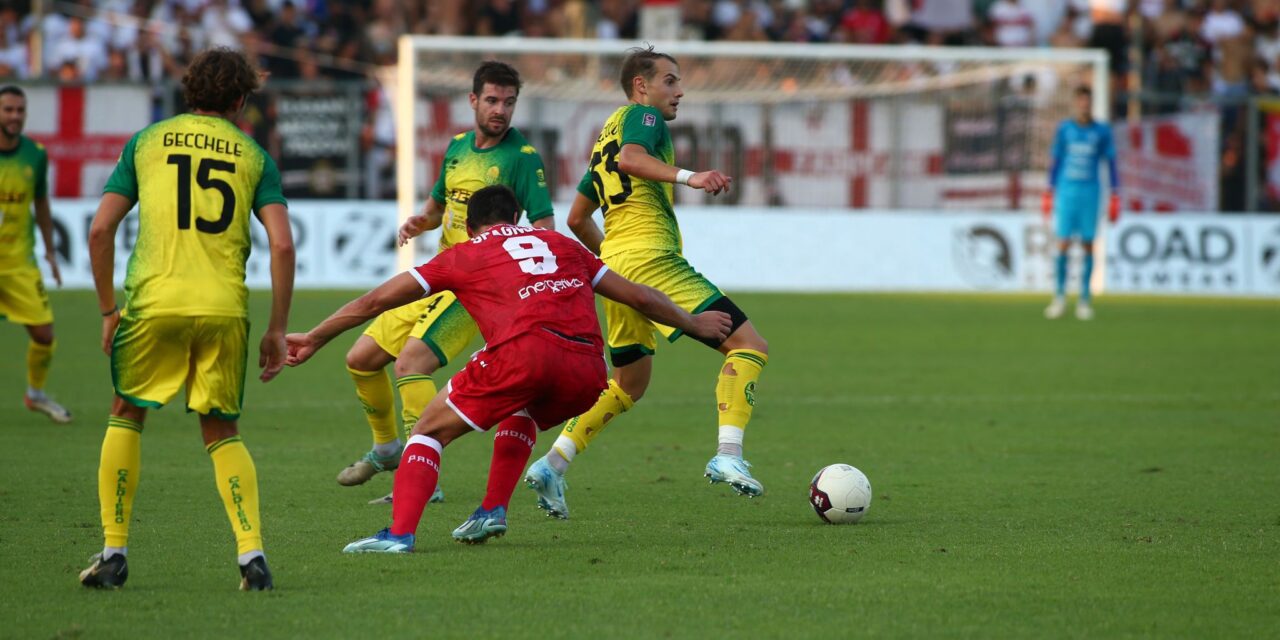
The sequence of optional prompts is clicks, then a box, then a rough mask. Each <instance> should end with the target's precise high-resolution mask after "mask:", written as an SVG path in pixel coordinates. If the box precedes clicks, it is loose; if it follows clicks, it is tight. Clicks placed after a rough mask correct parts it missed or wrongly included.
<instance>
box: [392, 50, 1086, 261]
mask: <svg viewBox="0 0 1280 640" xmlns="http://www.w3.org/2000/svg"><path fill="white" fill-rule="evenodd" d="M643 44H644V43H640V42H630V41H613V40H553V39H522V38H472V37H432V36H402V37H401V38H400V42H399V62H398V66H397V68H396V70H395V73H394V77H393V78H387V80H389V81H390V83H391V84H394V85H395V86H394V91H393V93H394V110H395V119H396V184H397V203H398V213H399V217H400V219H401V220H403V219H405V218H407V217H408V216H409V215H412V214H413V213H415V212H417V211H419V210H420V209H421V207H422V204H423V203H424V202H425V198H426V197H427V195H428V194H429V192H430V189H431V187H432V186H433V183H434V180H435V178H436V175H437V171H438V167H439V162H440V158H441V157H442V155H443V153H444V148H445V146H447V144H448V141H449V139H450V138H451V137H452V136H453V135H454V134H456V133H459V132H462V131H466V130H468V129H470V128H472V127H473V126H474V121H473V120H472V119H471V114H470V109H469V106H468V102H467V95H468V93H469V92H470V91H471V79H472V74H473V72H474V70H475V68H476V66H477V65H478V64H479V63H480V62H481V61H483V60H488V59H497V60H502V61H505V62H508V63H510V64H512V65H513V66H515V67H516V68H517V69H518V70H519V71H520V73H521V76H522V79H523V81H524V87H523V89H522V90H521V93H520V101H519V106H518V108H517V110H516V114H515V118H514V119H513V126H516V127H518V128H520V129H521V131H522V132H523V133H524V134H525V136H526V137H527V138H529V139H530V141H531V142H532V143H533V144H534V145H535V146H536V147H537V148H538V150H539V152H540V154H541V155H542V158H543V161H544V163H545V164H546V166H547V176H548V181H549V183H550V188H551V189H552V197H553V200H555V201H556V202H567V201H568V200H570V199H572V193H573V191H572V190H573V188H574V186H576V184H577V181H578V179H579V178H580V177H581V175H582V171H583V170H584V168H585V166H586V160H587V155H589V151H590V144H591V143H592V142H594V139H595V136H596V134H597V133H598V128H599V127H600V125H601V124H603V122H604V120H605V118H606V117H607V116H608V115H609V113H611V112H612V111H613V110H614V109H615V108H616V107H617V106H619V105H621V104H623V102H624V101H625V97H624V96H623V93H622V89H621V87H620V86H619V82H618V78H617V76H618V68H619V65H620V62H621V60H622V57H623V56H624V55H625V53H626V50H627V49H628V48H630V47H634V46H641V45H643ZM654 44H655V46H656V49H657V50H658V51H661V52H664V53H668V54H670V55H672V56H674V57H675V58H676V59H677V60H678V61H679V62H680V64H681V72H682V76H683V79H682V80H683V85H684V90H685V99H684V101H683V102H682V104H681V114H680V118H679V119H677V120H675V121H673V122H671V123H670V125H671V129H672V137H673V140H674V142H675V145H676V154H677V163H678V164H681V166H689V167H690V168H696V169H705V168H711V167H716V168H722V169H724V170H727V171H729V172H730V173H731V174H734V173H735V172H736V173H737V174H738V175H736V176H735V178H736V179H737V182H736V183H735V184H736V185H737V186H738V189H737V190H736V191H735V194H734V196H733V198H732V199H731V200H729V201H725V200H724V199H718V200H717V201H715V202H706V204H716V205H727V206H733V205H734V204H741V205H752V206H787V207H805V208H821V209H837V210H851V209H852V210H856V209H898V208H915V209H922V208H923V209H946V208H957V207H958V206H963V207H965V208H970V209H972V208H984V209H1020V208H1021V209H1025V208H1028V207H1029V206H1030V203H1031V200H1032V198H1030V197H1029V196H1028V194H1031V193H1034V192H1036V191H1037V190H1038V189H1039V188H1041V187H1042V185H1043V177H1042V174H1043V166H1044V163H1045V161H1046V160H1045V156H1046V155H1047V149H1048V144H1049V142H1050V140H1051V138H1052V131H1053V128H1054V127H1055V126H1056V124H1057V122H1058V121H1059V120H1061V119H1062V118H1064V117H1067V116H1068V114H1069V113H1070V103H1071V89H1073V88H1074V87H1076V86H1078V85H1080V84H1087V85H1091V86H1092V88H1093V113H1094V117H1095V118H1097V119H1099V120H1104V121H1105V120H1107V119H1108V118H1107V116H1108V105H1109V96H1108V82H1107V54H1106V53H1105V52H1104V51H1101V50H1091V49H1048V48H1038V49H1017V48H1008V49H994V48H966V47H921V46H854V45H815V44H791V43H755V42H751V43H747V42H733V43H722V42H700V41H675V42H657V43H654ZM1037 180H1038V181H1039V182H1038V183H1037ZM1037 184H1039V185H1040V186H1036V185H1037ZM694 203H697V204H703V201H702V200H701V197H700V196H699V195H698V194H694V193H692V191H691V190H689V193H681V194H680V196H679V198H678V200H677V205H680V204H694ZM433 251H434V248H433V247H431V246H429V242H419V243H411V244H410V245H409V247H408V248H407V249H405V250H402V252H401V263H402V266H406V267H407V266H409V265H410V264H411V263H412V262H414V261H417V260H421V259H422V258H423V257H425V256H426V255H430V253H432V252H433Z"/></svg>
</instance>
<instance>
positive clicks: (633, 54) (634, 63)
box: [619, 45, 680, 98]
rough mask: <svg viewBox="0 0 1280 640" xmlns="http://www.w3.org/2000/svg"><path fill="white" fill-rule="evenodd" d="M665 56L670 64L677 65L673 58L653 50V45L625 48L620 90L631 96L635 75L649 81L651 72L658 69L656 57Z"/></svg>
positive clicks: (651, 75) (651, 76) (651, 77)
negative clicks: (625, 54)
mask: <svg viewBox="0 0 1280 640" xmlns="http://www.w3.org/2000/svg"><path fill="white" fill-rule="evenodd" d="M659 58H666V59H667V60H670V61H671V64H674V65H676V66H679V65H680V63H679V62H676V59H675V58H672V57H671V56H669V55H667V54H665V53H660V52H657V51H654V50H653V45H649V46H647V47H632V48H630V49H627V57H625V58H623V59H622V77H621V78H620V79H619V80H620V82H621V83H622V91H623V92H625V93H626V94H627V97H628V98H630V97H631V81H632V80H634V79H635V77H636V76H640V77H642V78H644V79H645V81H646V82H647V81H649V80H652V79H653V74H654V73H655V72H656V71H657V70H658V59H659Z"/></svg>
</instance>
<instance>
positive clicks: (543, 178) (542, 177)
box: [536, 169, 547, 187]
mask: <svg viewBox="0 0 1280 640" xmlns="http://www.w3.org/2000/svg"><path fill="white" fill-rule="evenodd" d="M536 173H537V174H538V186H539V187H545V186H547V174H545V173H543V171H542V169H538V170H537V171H536Z"/></svg>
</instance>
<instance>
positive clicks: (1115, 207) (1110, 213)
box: [1107, 193, 1120, 224]
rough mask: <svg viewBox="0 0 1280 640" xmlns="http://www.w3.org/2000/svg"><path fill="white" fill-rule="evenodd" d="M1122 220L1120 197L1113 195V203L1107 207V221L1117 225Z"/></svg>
mask: <svg viewBox="0 0 1280 640" xmlns="http://www.w3.org/2000/svg"><path fill="white" fill-rule="evenodd" d="M1119 220H1120V195H1119V194H1116V193H1113V194H1111V202H1110V203H1109V204H1108V206H1107V221H1108V222H1110V223H1111V224H1115V223H1116V222H1118V221H1119Z"/></svg>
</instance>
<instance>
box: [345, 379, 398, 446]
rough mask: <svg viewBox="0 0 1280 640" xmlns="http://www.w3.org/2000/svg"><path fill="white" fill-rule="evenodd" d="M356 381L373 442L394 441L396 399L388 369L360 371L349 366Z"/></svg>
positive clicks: (376, 443) (357, 395)
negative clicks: (392, 392)
mask: <svg viewBox="0 0 1280 640" xmlns="http://www.w3.org/2000/svg"><path fill="white" fill-rule="evenodd" d="M347 372H348V373H350V374H351V379H352V380H353V381H355V383H356V397H357V398H359V399H360V405H361V406H363V407H364V415H365V418H366V419H367V420H368V421H369V430H370V431H372V432H373V444H375V445H379V444H386V443H388V442H394V441H395V440H396V438H397V436H396V418H395V410H396V401H395V398H393V397H392V396H391V376H389V375H387V371H386V369H379V370H378V371H359V370H356V369H352V368H351V367H347Z"/></svg>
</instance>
